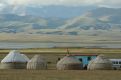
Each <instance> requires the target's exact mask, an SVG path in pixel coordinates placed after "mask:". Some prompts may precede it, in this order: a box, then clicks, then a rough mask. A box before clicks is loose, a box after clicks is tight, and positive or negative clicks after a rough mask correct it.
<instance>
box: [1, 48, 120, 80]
mask: <svg viewBox="0 0 121 80" xmlns="http://www.w3.org/2000/svg"><path fill="white" fill-rule="evenodd" d="M9 51H10V50H0V60H2V59H3V58H4V57H5V55H6V53H8V52H9ZM20 51H21V53H24V54H26V55H27V56H28V57H29V58H31V57H32V56H34V55H35V54H40V55H42V56H43V57H44V58H45V59H46V61H47V62H48V70H0V80H121V71H120V70H119V71H118V70H109V71H107V70H105V71H87V70H66V71H58V70H56V63H57V60H58V58H61V57H63V56H65V55H66V54H67V49H66V48H55V49H21V50H20ZM69 51H70V54H88V53H90V54H105V55H106V56H107V57H109V58H121V49H86V48H69Z"/></svg>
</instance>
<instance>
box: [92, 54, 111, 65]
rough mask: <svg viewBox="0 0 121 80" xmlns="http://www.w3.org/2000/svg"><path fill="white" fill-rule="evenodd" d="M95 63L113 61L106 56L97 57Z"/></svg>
mask: <svg viewBox="0 0 121 80" xmlns="http://www.w3.org/2000/svg"><path fill="white" fill-rule="evenodd" d="M93 62H94V63H111V61H110V60H109V59H108V58H107V57H106V56H104V55H102V54H101V55H99V56H97V58H96V59H94V61H93Z"/></svg>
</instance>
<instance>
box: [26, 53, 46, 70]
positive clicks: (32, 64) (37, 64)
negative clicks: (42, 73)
mask: <svg viewBox="0 0 121 80" xmlns="http://www.w3.org/2000/svg"><path fill="white" fill-rule="evenodd" d="M27 69H40V70H43V69H47V62H46V61H45V60H44V58H42V57H41V56H40V55H35V56H34V57H33V58H32V59H31V60H30V61H29V62H28V63H27Z"/></svg>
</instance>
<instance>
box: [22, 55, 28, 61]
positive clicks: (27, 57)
mask: <svg viewBox="0 0 121 80" xmlns="http://www.w3.org/2000/svg"><path fill="white" fill-rule="evenodd" d="M21 55H22V56H23V57H24V58H25V59H26V61H29V58H28V57H27V56H26V55H25V54H21Z"/></svg>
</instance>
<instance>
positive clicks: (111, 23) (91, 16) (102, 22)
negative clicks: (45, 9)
mask: <svg viewBox="0 0 121 80" xmlns="http://www.w3.org/2000/svg"><path fill="white" fill-rule="evenodd" d="M120 14H121V9H120V8H119V9H113V8H97V9H94V10H90V11H88V12H86V13H85V14H84V15H81V16H78V17H75V18H72V19H70V20H67V21H66V24H64V25H63V26H60V27H59V29H76V30H90V29H93V30H115V29H120V30H121V15H120Z"/></svg>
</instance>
